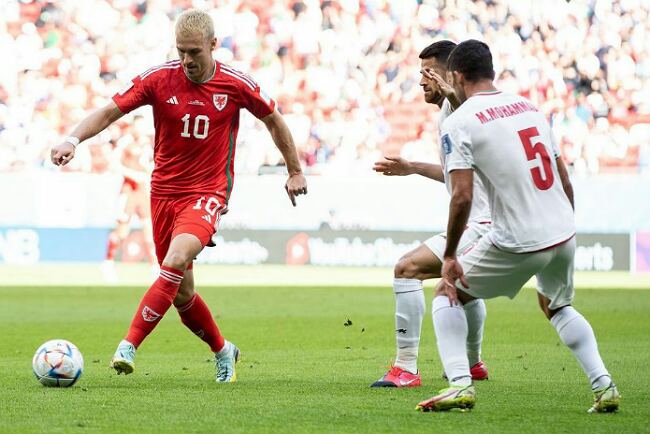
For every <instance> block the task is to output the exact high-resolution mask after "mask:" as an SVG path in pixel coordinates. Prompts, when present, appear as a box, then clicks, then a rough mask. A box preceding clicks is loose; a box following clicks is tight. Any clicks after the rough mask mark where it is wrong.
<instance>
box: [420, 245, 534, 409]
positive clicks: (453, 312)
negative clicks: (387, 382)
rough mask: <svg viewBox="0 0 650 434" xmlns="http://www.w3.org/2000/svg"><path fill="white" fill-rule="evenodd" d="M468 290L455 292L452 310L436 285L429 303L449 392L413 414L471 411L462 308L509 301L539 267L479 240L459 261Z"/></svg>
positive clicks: (529, 259)
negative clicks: (501, 299)
mask: <svg viewBox="0 0 650 434" xmlns="http://www.w3.org/2000/svg"><path fill="white" fill-rule="evenodd" d="M459 261H460V263H461V266H462V267H463V270H464V272H465V278H466V279H467V282H468V284H469V288H458V298H459V300H460V302H461V304H454V305H452V304H451V302H450V300H449V297H447V295H446V293H445V292H444V290H443V287H442V286H441V285H440V284H439V285H438V286H437V288H436V293H435V297H434V299H433V303H432V317H433V327H434V331H435V334H436V341H437V345H438V354H439V356H440V359H441V361H442V365H443V368H444V370H445V373H446V375H447V378H448V379H449V387H448V388H447V389H443V390H442V391H440V393H438V394H437V395H435V396H433V397H431V398H429V399H427V400H425V401H422V402H420V403H419V404H418V406H417V409H419V410H422V411H439V410H447V409H450V408H471V407H472V406H473V405H474V402H475V392H474V388H473V386H472V377H471V373H470V365H469V359H468V357H467V351H466V340H467V330H468V328H467V316H466V313H465V310H464V309H463V307H462V305H465V304H470V303H472V302H473V301H474V300H475V299H476V298H493V297H497V296H500V295H505V296H508V297H510V298H513V297H514V296H515V295H516V294H517V293H518V292H519V290H520V289H521V287H522V286H523V285H524V283H526V281H527V280H528V279H529V278H530V277H531V276H532V275H534V274H535V273H536V272H537V271H538V270H539V269H540V268H541V267H542V266H543V265H544V263H542V262H540V260H539V258H536V257H534V256H531V255H515V254H509V253H506V252H502V251H499V250H498V249H497V248H496V247H494V246H493V245H492V243H491V241H490V240H489V239H488V238H487V237H483V238H482V239H481V240H480V241H479V242H478V243H477V245H476V246H475V247H474V248H473V249H471V250H470V251H469V252H468V253H466V254H465V255H463V256H461V257H460V258H459Z"/></svg>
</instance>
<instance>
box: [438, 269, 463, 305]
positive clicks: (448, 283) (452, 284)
mask: <svg viewBox="0 0 650 434" xmlns="http://www.w3.org/2000/svg"><path fill="white" fill-rule="evenodd" d="M440 275H441V277H442V289H443V290H444V291H445V293H446V294H447V297H449V301H450V302H451V304H452V306H453V305H454V304H458V293H457V292H456V280H459V279H460V283H461V284H462V285H463V286H464V287H465V288H469V285H468V284H467V279H466V278H465V273H464V272H463V267H461V265H460V263H459V262H458V259H457V258H456V257H453V258H445V260H444V261H443V262H442V270H441V272H440Z"/></svg>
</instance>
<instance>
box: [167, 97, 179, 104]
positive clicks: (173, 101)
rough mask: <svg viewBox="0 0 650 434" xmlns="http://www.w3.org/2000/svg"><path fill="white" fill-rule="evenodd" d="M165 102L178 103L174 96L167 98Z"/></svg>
mask: <svg viewBox="0 0 650 434" xmlns="http://www.w3.org/2000/svg"><path fill="white" fill-rule="evenodd" d="M165 102H166V103H168V104H178V99H177V98H176V96H173V97H171V98H169V99H168V100H167V101H165Z"/></svg>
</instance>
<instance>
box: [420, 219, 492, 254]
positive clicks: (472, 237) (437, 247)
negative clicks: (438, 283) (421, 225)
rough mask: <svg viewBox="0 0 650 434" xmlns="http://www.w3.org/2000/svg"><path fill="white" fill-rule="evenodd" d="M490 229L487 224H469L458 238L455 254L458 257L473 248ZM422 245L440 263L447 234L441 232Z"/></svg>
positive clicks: (489, 225)
mask: <svg viewBox="0 0 650 434" xmlns="http://www.w3.org/2000/svg"><path fill="white" fill-rule="evenodd" d="M491 227H492V225H491V224H489V223H469V224H468V225H467V229H465V232H463V236H462V237H460V242H459V243H458V250H456V254H457V255H458V256H460V255H462V254H463V253H464V252H466V251H468V250H469V249H471V248H472V247H474V246H475V245H476V244H477V243H478V242H479V240H480V239H481V238H483V235H485V234H487V233H488V232H490V228H491ZM423 244H424V245H425V246H427V247H428V248H429V250H431V251H432V252H433V254H434V255H436V257H437V258H438V259H440V262H442V259H443V257H444V256H445V247H446V246H447V232H441V233H439V234H438V235H434V236H432V237H431V238H429V239H427V240H425V241H424V243H423Z"/></svg>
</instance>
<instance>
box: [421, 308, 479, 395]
mask: <svg viewBox="0 0 650 434" xmlns="http://www.w3.org/2000/svg"><path fill="white" fill-rule="evenodd" d="M431 316H432V317H433V329H434V330H435V332H436V340H437V342H438V353H439V355H440V360H441V361H442V366H443V368H444V369H445V373H446V374H447V378H449V384H450V385H452V386H468V385H470V384H472V376H471V375H470V373H469V361H468V360H467V351H466V348H465V345H466V342H467V318H466V316H465V310H464V309H463V307H462V306H459V305H454V306H450V305H449V298H447V296H443V295H439V296H437V297H435V298H434V299H433V303H432V304H431Z"/></svg>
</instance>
